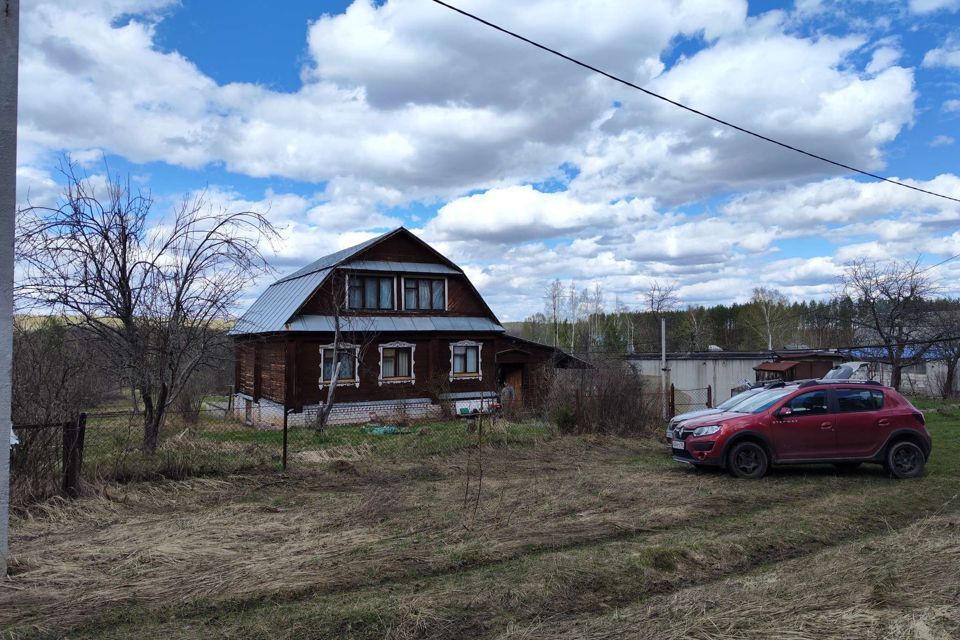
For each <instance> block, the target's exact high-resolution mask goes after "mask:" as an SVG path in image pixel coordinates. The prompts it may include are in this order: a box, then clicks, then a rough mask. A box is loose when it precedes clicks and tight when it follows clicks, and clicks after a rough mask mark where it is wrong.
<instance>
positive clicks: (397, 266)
mask: <svg viewBox="0 0 960 640" xmlns="http://www.w3.org/2000/svg"><path fill="white" fill-rule="evenodd" d="M340 266H341V267H343V268H344V269H356V270H357V271H389V272H392V273H448V274H458V273H460V272H459V271H457V270H456V269H454V268H453V267H448V266H447V265H445V264H436V263H429V262H388V261H386V260H352V261H349V262H345V263H344V264H342V265H340Z"/></svg>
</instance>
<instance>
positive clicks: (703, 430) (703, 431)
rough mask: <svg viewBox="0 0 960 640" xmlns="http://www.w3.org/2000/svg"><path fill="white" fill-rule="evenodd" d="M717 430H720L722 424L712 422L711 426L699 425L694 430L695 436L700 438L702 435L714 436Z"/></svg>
mask: <svg viewBox="0 0 960 640" xmlns="http://www.w3.org/2000/svg"><path fill="white" fill-rule="evenodd" d="M717 431H720V425H718V424H712V425H710V426H709V427H697V428H696V429H694V430H693V437H694V438H699V437H700V436H712V435H713V434H715V433H716V432H717Z"/></svg>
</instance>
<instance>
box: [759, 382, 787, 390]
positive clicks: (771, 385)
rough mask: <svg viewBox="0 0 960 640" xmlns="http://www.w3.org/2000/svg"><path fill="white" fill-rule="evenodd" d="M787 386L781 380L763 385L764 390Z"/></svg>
mask: <svg viewBox="0 0 960 640" xmlns="http://www.w3.org/2000/svg"><path fill="white" fill-rule="evenodd" d="M786 385H787V383H786V382H784V381H783V380H777V381H776V382H770V383H768V384H765V385H763V388H764V389H779V388H780V387H785V386H786Z"/></svg>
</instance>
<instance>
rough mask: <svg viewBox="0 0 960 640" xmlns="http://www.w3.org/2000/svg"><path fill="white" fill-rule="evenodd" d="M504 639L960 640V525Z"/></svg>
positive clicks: (947, 521)
mask: <svg viewBox="0 0 960 640" xmlns="http://www.w3.org/2000/svg"><path fill="white" fill-rule="evenodd" d="M500 637H501V638H502V639H503V640H507V639H509V640H520V639H521V638H522V639H523V640H534V639H541V638H556V639H558V640H560V639H563V640H600V639H601V638H604V639H608V638H624V637H629V638H636V639H643V638H650V639H654V638H656V639H662V640H669V639H674V638H676V639H680V638H690V639H696V640H721V639H723V640H727V639H737V640H766V639H768V638H784V639H788V640H823V639H833V638H836V639H844V640H875V639H876V638H897V639H902V640H934V639H939V638H942V639H945V640H946V639H950V638H957V637H960V520H958V519H957V518H956V517H943V516H933V517H929V518H924V519H922V520H920V521H919V522H917V523H916V524H914V525H912V526H909V527H906V528H904V529H902V530H900V531H897V532H893V533H890V534H888V535H884V536H878V537H875V538H871V539H870V540H868V541H866V542H863V541H856V542H852V543H848V544H843V545H841V546H838V547H834V548H830V549H829V550H827V551H823V552H820V553H816V554H813V555H812V556H810V557H805V558H802V559H798V560H791V561H787V562H782V563H778V564H775V565H772V566H769V567H763V568H761V569H760V570H758V571H755V572H753V573H750V574H748V575H746V576H738V577H734V578H727V579H723V580H720V581H716V582H711V583H708V584H703V585H698V586H695V587H691V588H687V589H681V590H679V591H677V592H675V593H671V594H669V595H664V596H657V597H653V598H650V599H648V600H646V601H644V602H643V603H642V605H638V606H631V607H627V608H622V609H619V610H617V611H616V612H615V613H613V614H609V615H605V616H600V617H597V616H585V617H579V618H567V619H564V620H563V621H561V622H553V623H550V624H542V625H537V626H536V627H533V628H525V629H515V630H511V631H510V632H507V633H504V634H502V635H501V636H500Z"/></svg>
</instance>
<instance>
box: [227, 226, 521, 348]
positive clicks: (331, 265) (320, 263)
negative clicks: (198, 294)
mask: <svg viewBox="0 0 960 640" xmlns="http://www.w3.org/2000/svg"><path fill="white" fill-rule="evenodd" d="M400 234H402V235H406V236H407V237H409V238H412V239H413V240H415V241H416V242H417V243H419V244H420V245H422V246H423V247H424V248H425V249H427V250H429V252H430V253H432V254H433V255H434V256H435V257H436V258H437V259H438V262H430V263H420V262H394V261H386V260H363V259H362V258H361V254H362V253H363V252H364V251H365V250H367V249H369V248H371V247H373V246H375V245H377V244H379V243H381V242H383V241H384V240H387V239H388V238H392V237H394V236H396V235H400ZM354 258H357V259H356V260H355V259H354ZM335 269H350V270H354V269H355V270H362V271H386V272H401V273H432V274H445V275H459V276H463V278H464V280H465V281H466V282H467V283H468V284H469V286H470V287H471V289H473V291H474V292H475V293H476V294H477V297H478V298H480V300H481V301H482V300H483V298H482V296H480V294H479V292H477V291H476V289H475V288H474V287H473V284H472V283H470V280H469V278H467V277H466V275H465V274H464V273H463V270H462V269H461V268H460V267H458V266H457V265H455V264H454V263H453V262H451V261H450V260H449V259H447V258H446V257H445V256H443V255H442V254H440V253H439V252H438V251H437V250H436V249H434V248H433V247H431V246H430V245H428V244H427V243H426V242H424V241H423V240H421V239H420V238H418V237H417V236H416V235H414V234H413V233H411V232H410V231H409V230H408V229H406V228H404V227H398V228H396V229H394V230H393V231H389V232H387V233H385V234H383V235H380V236H377V237H376V238H371V239H370V240H367V241H365V242H361V243H360V244H358V245H355V246H352V247H348V248H346V249H342V250H340V251H337V252H335V253H331V254H330V255H326V256H323V257H322V258H319V259H318V260H315V261H313V262H311V263H310V264H308V265H307V266H305V267H303V268H301V269H298V270H297V271H294V272H293V273H291V274H290V275H287V276H284V277H283V278H280V279H279V280H277V281H276V282H274V283H273V284H271V285H270V286H269V287H267V289H266V290H265V291H264V292H263V293H262V294H260V297H258V298H257V299H256V300H255V301H254V302H253V304H252V305H250V308H249V309H247V310H246V312H245V313H244V314H243V315H242V316H241V317H240V319H239V320H237V323H236V324H235V325H234V327H233V328H232V329H231V330H230V335H243V334H252V333H276V332H282V331H326V330H327V329H325V328H324V327H326V326H327V325H328V324H330V323H329V322H324V321H323V320H321V318H324V316H297V312H298V311H299V310H300V308H301V307H303V305H304V304H305V303H306V302H307V301H308V300H309V299H310V297H311V296H312V295H313V294H314V292H315V291H316V290H317V288H318V287H320V285H321V284H323V282H324V281H325V280H326V279H327V277H328V276H329V275H330V274H331V273H332V272H333V271H334V270H335ZM483 304H484V306H485V307H486V308H487V311H488V312H489V314H490V316H489V317H486V318H462V319H461V320H462V321H472V322H468V323H467V324H469V325H471V326H474V327H478V328H479V327H481V326H483V327H486V328H487V330H499V331H503V327H502V326H500V322H499V320H497V319H496V316H494V314H493V311H491V310H490V308H489V307H487V306H486V302H484V303H483ZM421 319H422V320H430V319H431V318H427V317H424V318H421ZM433 319H434V320H437V322H436V323H428V324H424V325H423V328H421V329H420V330H428V329H427V326H431V327H432V326H437V327H439V326H447V325H449V324H450V321H449V320H450V319H449V318H447V317H446V316H437V317H434V318H433ZM491 319H492V320H491ZM398 320H399V319H398ZM408 320H409V318H408V319H405V320H404V322H402V323H401V324H404V325H405V324H406V321H408ZM331 326H332V325H331ZM477 330H479V329H477Z"/></svg>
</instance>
